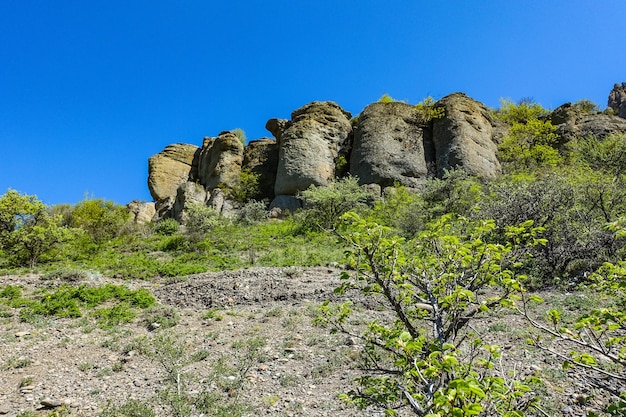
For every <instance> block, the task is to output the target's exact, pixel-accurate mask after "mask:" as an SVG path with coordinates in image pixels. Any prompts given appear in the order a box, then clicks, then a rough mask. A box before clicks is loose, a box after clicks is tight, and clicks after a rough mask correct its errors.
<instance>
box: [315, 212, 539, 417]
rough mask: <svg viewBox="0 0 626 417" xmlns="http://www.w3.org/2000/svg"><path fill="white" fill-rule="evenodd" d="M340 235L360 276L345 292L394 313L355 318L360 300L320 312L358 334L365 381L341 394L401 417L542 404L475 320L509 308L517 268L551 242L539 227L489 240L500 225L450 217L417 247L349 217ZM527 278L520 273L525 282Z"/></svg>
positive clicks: (347, 277) (346, 277)
mask: <svg viewBox="0 0 626 417" xmlns="http://www.w3.org/2000/svg"><path fill="white" fill-rule="evenodd" d="M344 219H345V221H346V223H345V225H344V228H342V229H341V235H342V236H343V237H344V239H346V243H347V244H348V245H349V247H350V248H351V250H350V251H349V252H348V262H349V264H350V266H351V267H352V268H353V270H354V271H355V272H354V273H349V272H346V273H343V274H342V280H343V284H342V285H341V286H340V287H339V288H337V289H336V290H335V292H336V293H338V294H340V295H343V296H346V297H348V299H352V297H353V296H352V294H353V293H354V292H355V291H356V293H357V294H356V296H355V297H357V298H358V297H366V298H368V299H371V300H372V302H373V303H375V304H376V305H379V306H384V308H385V310H386V311H387V312H389V313H390V314H391V315H392V318H391V319H389V320H387V319H384V318H380V319H376V320H373V321H371V322H369V323H367V326H363V327H364V328H361V327H359V325H358V324H354V323H352V322H351V321H350V317H351V314H352V302H351V301H348V302H345V303H343V304H340V305H331V304H330V303H328V302H326V303H324V304H323V305H322V306H321V307H320V317H319V318H318V320H317V321H318V323H320V324H325V325H329V326H331V328H332V329H333V330H335V331H340V332H344V333H346V334H349V335H351V336H352V337H355V336H356V337H358V338H359V339H360V340H361V342H362V343H363V344H364V348H363V350H362V351H361V360H362V361H363V366H362V368H361V369H363V370H364V375H363V376H361V377H358V378H357V379H356V383H357V385H358V388H357V389H355V390H352V391H349V392H348V393H345V394H343V395H342V398H344V399H345V400H347V401H349V402H351V403H353V404H356V405H357V406H359V407H360V408H363V409H364V408H367V407H371V406H373V407H382V408H384V409H385V412H386V415H394V414H395V411H394V410H396V409H398V408H399V407H403V406H404V407H408V408H409V409H410V410H411V411H412V412H413V413H414V414H415V415H418V416H427V415H428V416H468V415H509V416H515V415H520V416H521V415H523V414H521V413H520V412H524V411H525V410H526V408H527V407H533V405H534V404H535V403H536V399H534V400H531V401H530V402H527V401H526V398H523V397H524V396H526V395H528V394H529V393H530V387H529V386H528V384H527V381H525V380H522V379H515V376H513V377H511V376H509V377H508V378H507V376H505V375H503V374H502V373H500V372H498V371H497V370H496V369H495V366H496V364H497V363H498V362H499V361H500V360H501V355H502V353H501V349H500V347H498V346H494V345H489V344H487V343H485V342H484V341H483V340H482V339H481V337H480V335H478V334H477V333H476V332H475V331H474V330H473V326H472V323H473V322H475V321H476V320H480V319H481V318H482V317H485V316H486V315H489V314H493V311H495V310H497V309H499V308H502V307H503V306H510V305H511V304H512V303H513V301H514V297H513V292H515V291H516V290H519V289H520V281H519V280H518V277H517V275H516V273H515V272H514V271H513V270H510V269H506V268H505V267H504V265H513V264H514V263H515V259H516V258H517V257H520V256H524V252H525V245H526V244H528V245H530V246H532V245H536V244H540V243H544V242H543V240H541V239H538V238H537V237H536V234H537V233H538V230H537V229H535V228H533V227H532V222H527V223H526V224H523V225H519V226H517V227H515V228H510V229H509V230H508V234H507V237H508V240H507V241H506V243H504V244H496V243H491V242H490V236H492V234H493V231H494V229H495V223H494V222H493V221H482V222H468V221H467V220H464V219H458V220H457V221H454V218H453V216H444V217H442V218H441V219H439V220H438V221H436V222H434V223H433V224H431V225H430V227H429V228H428V229H427V230H426V231H424V232H423V233H421V234H420V235H419V236H418V237H417V238H415V239H414V240H411V241H409V242H405V241H404V240H403V239H401V238H398V237H397V236H394V235H392V234H390V230H389V229H388V228H385V227H382V226H379V225H377V224H372V223H369V222H367V221H364V220H362V219H361V218H360V217H359V216H357V215H356V214H354V213H348V214H346V215H345V216H344ZM520 278H521V277H520Z"/></svg>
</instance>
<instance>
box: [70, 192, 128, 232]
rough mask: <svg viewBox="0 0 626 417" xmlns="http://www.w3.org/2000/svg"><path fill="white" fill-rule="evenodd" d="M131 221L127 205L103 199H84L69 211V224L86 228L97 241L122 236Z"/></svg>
mask: <svg viewBox="0 0 626 417" xmlns="http://www.w3.org/2000/svg"><path fill="white" fill-rule="evenodd" d="M129 222H130V213H129V211H128V209H127V208H126V207H124V206H119V205H117V204H115V203H113V202H112V201H106V200H103V199H91V200H90V199H84V200H83V201H81V202H80V203H78V204H76V206H75V207H73V208H72V209H71V211H70V213H69V226H71V227H76V228H80V229H83V230H85V231H86V232H87V234H88V235H89V236H91V238H92V239H93V240H94V242H96V243H102V242H104V241H107V240H110V239H113V238H115V237H118V236H120V235H121V234H122V232H123V231H124V230H125V227H126V225H127V224H128V223H129Z"/></svg>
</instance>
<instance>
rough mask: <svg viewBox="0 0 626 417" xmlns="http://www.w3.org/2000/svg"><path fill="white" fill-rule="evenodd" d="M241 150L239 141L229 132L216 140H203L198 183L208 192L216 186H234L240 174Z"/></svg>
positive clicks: (220, 135) (241, 146)
mask: <svg viewBox="0 0 626 417" xmlns="http://www.w3.org/2000/svg"><path fill="white" fill-rule="evenodd" d="M243 148H244V146H243V143H242V142H241V140H239V138H238V137H237V136H236V135H235V134H234V133H232V132H229V131H226V132H222V133H220V134H219V135H218V136H217V138H216V139H211V138H205V140H204V143H203V145H202V150H201V151H200V161H199V166H198V179H199V180H200V183H201V184H202V185H204V186H205V188H206V189H208V190H212V189H213V188H215V187H217V186H218V185H225V186H227V187H232V186H234V185H236V184H237V183H238V182H239V174H240V173H241V164H242V162H243Z"/></svg>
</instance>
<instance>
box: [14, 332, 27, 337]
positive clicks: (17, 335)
mask: <svg viewBox="0 0 626 417" xmlns="http://www.w3.org/2000/svg"><path fill="white" fill-rule="evenodd" d="M29 335H30V332H29V331H23V332H17V333H15V337H24V336H29Z"/></svg>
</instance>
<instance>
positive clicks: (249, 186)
mask: <svg viewBox="0 0 626 417" xmlns="http://www.w3.org/2000/svg"><path fill="white" fill-rule="evenodd" d="M259 177H260V175H259V174H258V173H256V172H252V171H250V169H249V168H244V169H242V170H241V173H240V174H239V181H238V182H237V184H235V185H234V186H233V187H231V188H230V189H229V190H228V191H227V193H228V196H229V197H230V198H232V199H233V200H234V201H235V202H237V203H239V204H245V203H246V202H248V201H250V200H252V199H255V198H259V197H260V195H261V191H260V189H259Z"/></svg>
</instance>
